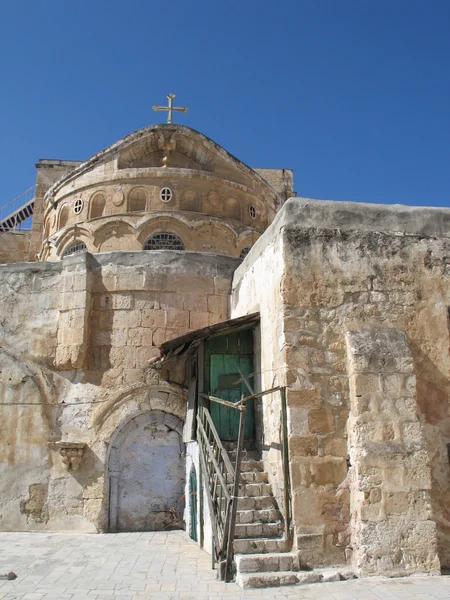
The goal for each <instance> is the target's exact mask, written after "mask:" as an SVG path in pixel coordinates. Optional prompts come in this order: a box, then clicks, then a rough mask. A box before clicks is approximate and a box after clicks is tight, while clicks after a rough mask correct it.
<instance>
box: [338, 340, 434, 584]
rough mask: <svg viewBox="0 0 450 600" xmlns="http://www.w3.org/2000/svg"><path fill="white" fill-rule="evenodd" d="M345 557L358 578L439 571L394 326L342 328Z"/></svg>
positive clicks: (407, 362)
mask: <svg viewBox="0 0 450 600" xmlns="http://www.w3.org/2000/svg"><path fill="white" fill-rule="evenodd" d="M346 337H347V352H348V359H349V361H348V362H349V375H350V417H349V420H348V424H347V432H348V443H349V455H350V465H352V466H351V467H350V471H349V476H348V483H349V489H350V505H351V527H350V531H351V547H352V549H353V554H352V562H353V564H354V566H355V567H356V569H357V571H358V572H359V573H360V574H361V575H364V576H367V575H378V574H380V573H383V574H384V575H391V576H395V575H405V574H409V573H416V572H429V573H433V572H434V573H439V572H440V571H439V567H440V564H439V559H438V556H437V538H436V523H435V522H434V521H433V520H432V510H431V502H430V493H429V490H430V488H431V472H430V468H429V457H428V452H427V448H426V440H425V435H424V428H423V426H422V424H421V423H420V418H419V415H418V411H417V399H416V377H415V375H414V365H413V360H412V356H411V352H410V349H409V346H408V343H407V341H406V337H405V334H404V333H403V332H401V331H399V330H398V329H395V328H391V329H385V328H381V329H375V330H369V331H360V332H351V331H350V332H347V336H346Z"/></svg>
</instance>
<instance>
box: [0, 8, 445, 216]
mask: <svg viewBox="0 0 450 600" xmlns="http://www.w3.org/2000/svg"><path fill="white" fill-rule="evenodd" d="M0 82H1V83H0V86H1V87H0V90H1V93H0V132H1V135H0V158H1V160H0V178H1V190H2V196H1V198H0V205H3V204H5V203H6V202H7V201H8V200H10V199H12V198H13V197H14V196H15V195H16V194H18V193H19V192H21V191H23V190H25V189H26V188H27V187H29V186H30V185H32V184H33V183H34V180H35V169H34V164H35V163H36V162H37V160H38V159H39V158H61V159H87V158H89V157H90V156H91V155H92V154H94V153H95V152H97V151H99V150H101V149H102V148H105V147H107V146H108V145H110V144H111V143H113V142H115V141H116V140H118V139H119V138H121V137H122V136H124V135H126V134H127V133H129V132H131V131H134V130H136V129H139V128H141V127H145V126H146V125H149V124H151V123H157V122H161V120H164V118H165V117H164V116H163V115H162V113H154V112H153V111H152V109H151V107H152V105H153V104H155V103H157V104H162V103H164V102H165V96H166V94H167V93H168V92H173V93H175V94H176V95H177V97H176V101H175V102H176V104H177V105H185V104H186V105H188V106H189V113H188V114H187V115H177V117H176V122H179V123H182V124H184V125H188V126H189V127H192V128H194V129H197V130H199V131H201V132H202V133H204V134H206V135H207V136H209V137H211V138H212V139H213V140H214V141H216V142H218V143H219V144H221V145H222V146H224V147H225V148H226V149H227V150H228V151H229V152H231V153H232V154H234V155H235V156H237V157H238V158H239V159H241V160H243V161H244V162H246V163H247V164H249V165H250V166H252V167H285V168H292V169H294V172H295V189H296V191H297V193H298V195H301V196H306V197H312V198H322V199H335V200H354V201H359V202H382V203H402V204H411V205H436V206H449V205H450V169H449V164H450V1H449V0H423V1H416V0H370V1H367V0H308V1H306V0H278V1H277V2H276V1H275V0H271V1H269V0H240V1H237V0H226V2H225V1H222V2H220V1H219V0H208V1H206V0H201V1H196V0H191V1H188V0H184V1H182V0H170V1H169V2H164V1H163V0H142V1H138V0H128V1H127V2H125V1H124V0H120V1H119V0H109V1H104V0H77V1H76V2H75V1H74V0H41V1H40V2H36V1H35V0H15V1H13V2H6V1H5V2H2V3H1V6H0Z"/></svg>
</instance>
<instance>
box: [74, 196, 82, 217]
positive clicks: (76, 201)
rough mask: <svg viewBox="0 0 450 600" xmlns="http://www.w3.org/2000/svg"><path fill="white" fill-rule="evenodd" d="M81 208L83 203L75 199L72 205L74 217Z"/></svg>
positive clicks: (79, 199)
mask: <svg viewBox="0 0 450 600" xmlns="http://www.w3.org/2000/svg"><path fill="white" fill-rule="evenodd" d="M83 206H84V202H83V200H82V199H81V198H77V199H76V200H75V204H74V205H73V212H74V213H75V214H76V215H79V214H80V212H81V211H82V210H83Z"/></svg>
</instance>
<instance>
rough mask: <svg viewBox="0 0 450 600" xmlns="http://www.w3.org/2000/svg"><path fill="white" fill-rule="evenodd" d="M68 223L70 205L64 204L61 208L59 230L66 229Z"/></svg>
mask: <svg viewBox="0 0 450 600" xmlns="http://www.w3.org/2000/svg"><path fill="white" fill-rule="evenodd" d="M68 221H69V205H68V204H64V205H63V206H61V208H60V210H59V223H58V228H59V229H62V228H63V227H65V226H66V225H67V222H68Z"/></svg>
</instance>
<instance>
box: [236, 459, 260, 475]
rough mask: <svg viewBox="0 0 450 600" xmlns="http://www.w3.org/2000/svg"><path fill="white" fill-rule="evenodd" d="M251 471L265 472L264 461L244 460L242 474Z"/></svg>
mask: <svg viewBox="0 0 450 600" xmlns="http://www.w3.org/2000/svg"><path fill="white" fill-rule="evenodd" d="M249 471H264V462H263V461H262V460H254V459H250V460H243V461H242V462H241V473H248V472H249Z"/></svg>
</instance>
